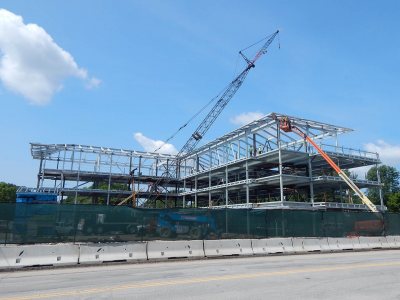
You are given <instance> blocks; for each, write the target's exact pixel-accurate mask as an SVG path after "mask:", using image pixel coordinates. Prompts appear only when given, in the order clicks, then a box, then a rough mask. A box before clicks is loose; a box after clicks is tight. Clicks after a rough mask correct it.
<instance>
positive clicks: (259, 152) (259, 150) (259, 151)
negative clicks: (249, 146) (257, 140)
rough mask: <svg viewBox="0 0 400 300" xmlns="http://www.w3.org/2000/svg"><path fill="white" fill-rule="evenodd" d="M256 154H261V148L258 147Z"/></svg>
mask: <svg viewBox="0 0 400 300" xmlns="http://www.w3.org/2000/svg"><path fill="white" fill-rule="evenodd" d="M258 154H259V155H260V154H262V149H261V146H260V147H258Z"/></svg>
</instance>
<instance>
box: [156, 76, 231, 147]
mask: <svg viewBox="0 0 400 300" xmlns="http://www.w3.org/2000/svg"><path fill="white" fill-rule="evenodd" d="M229 84H230V83H229ZM229 84H228V85H227V86H225V87H224V88H223V89H222V90H221V91H220V92H219V93H218V94H217V95H216V96H215V97H213V98H212V99H211V100H210V101H208V103H206V105H204V106H203V107H202V108H201V109H200V110H199V111H198V112H196V113H195V114H194V115H193V116H192V117H191V118H190V119H189V120H187V121H186V122H185V123H184V124H183V125H182V126H181V127H179V128H178V130H176V131H175V132H174V133H173V134H172V135H171V136H170V137H169V138H168V139H166V140H165V141H164V142H163V144H162V145H161V146H159V147H158V148H157V149H156V150H154V151H153V152H157V151H159V150H160V149H161V148H162V147H164V146H165V145H166V144H167V143H168V142H169V141H170V140H172V139H173V138H175V136H177V134H178V133H179V132H180V131H181V130H183V129H184V128H185V127H186V126H187V125H189V123H191V122H192V121H193V120H194V119H195V118H196V117H197V116H198V115H199V114H201V113H202V112H203V111H204V110H205V109H206V108H207V107H208V106H209V105H210V104H211V103H213V102H214V101H215V100H216V99H217V98H218V97H219V96H220V95H221V94H222V93H223V92H224V91H225V90H226V89H227V88H228V86H229Z"/></svg>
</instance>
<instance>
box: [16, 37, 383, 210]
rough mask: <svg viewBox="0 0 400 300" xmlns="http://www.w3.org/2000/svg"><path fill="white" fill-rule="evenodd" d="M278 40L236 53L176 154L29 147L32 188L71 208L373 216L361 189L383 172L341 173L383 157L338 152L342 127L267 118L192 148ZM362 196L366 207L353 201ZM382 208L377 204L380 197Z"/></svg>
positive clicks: (273, 116)
mask: <svg viewBox="0 0 400 300" xmlns="http://www.w3.org/2000/svg"><path fill="white" fill-rule="evenodd" d="M278 34H279V31H276V32H274V33H273V34H271V35H270V36H267V37H266V38H265V39H263V40H261V41H260V42H263V45H262V47H261V48H260V49H259V51H258V52H257V53H256V55H255V56H254V57H253V59H249V58H247V57H246V56H245V55H244V53H243V51H245V50H247V49H249V48H250V47H252V46H254V45H255V44H253V45H252V46H250V47H247V48H245V49H243V50H242V51H239V54H240V55H241V56H242V57H243V59H244V61H245V63H246V65H245V68H244V69H243V70H242V71H241V72H240V73H239V74H238V75H237V76H236V77H235V79H234V80H232V81H231V82H230V83H229V84H228V86H227V87H226V88H225V89H224V90H223V91H222V92H221V93H220V95H218V96H216V97H215V98H213V99H212V101H214V100H216V99H218V100H217V101H216V102H215V104H214V106H213V107H212V108H211V110H210V111H209V112H208V114H207V116H206V117H205V118H204V119H203V120H202V121H201V122H200V124H199V125H198V127H197V128H196V130H195V131H194V133H193V134H192V135H191V136H190V138H189V139H188V141H187V142H186V143H185V145H184V146H183V147H182V149H181V150H180V151H179V152H178V153H177V155H166V154H159V153H148V152H140V151H133V150H124V149H113V148H107V147H94V146H84V145H59V144H58V145H43V144H32V145H31V151H32V156H33V158H34V159H38V160H40V168H39V172H38V181H37V187H36V190H33V192H45V191H49V192H51V193H53V194H56V195H58V196H60V199H61V200H62V201H69V202H73V203H87V202H90V203H104V204H107V205H115V204H120V205H121V204H131V205H133V206H144V207H248V208H251V207H269V208H276V207H289V208H312V209H314V208H340V209H366V208H368V209H370V210H371V211H374V212H376V211H377V210H378V208H377V207H375V205H374V204H373V203H372V202H371V201H370V200H369V199H368V197H367V196H365V195H364V193H363V192H362V191H361V190H360V188H361V189H362V188H371V187H374V188H378V189H380V188H381V185H380V182H379V174H377V178H378V181H376V182H375V181H366V180H359V179H356V178H353V180H352V179H351V178H350V177H349V176H348V175H347V174H346V173H345V172H344V171H342V170H348V169H352V168H357V167H362V166H371V165H377V164H379V157H378V154H377V153H369V152H365V151H361V150H354V149H349V148H344V147H341V146H339V142H338V138H339V136H340V135H341V134H343V133H347V132H350V131H351V130H350V129H348V128H344V127H340V126H334V125H330V124H325V123H321V122H316V121H311V120H305V119H301V118H297V117H288V116H283V115H280V114H276V113H272V114H269V115H267V116H265V117H264V118H261V119H260V120H256V121H254V122H252V123H250V124H248V125H246V126H243V127H241V128H239V129H237V130H235V131H233V132H231V133H228V134H226V135H224V136H223V137H220V138H218V139H216V140H214V141H212V142H210V143H208V144H206V145H203V146H201V147H197V146H198V145H199V143H200V141H201V139H202V138H203V137H204V135H205V134H206V133H207V131H208V130H209V129H210V128H211V126H212V124H213V123H214V122H215V120H216V119H217V118H218V116H219V115H220V113H221V112H222V111H223V110H224V108H225V107H226V106H227V105H228V103H229V101H230V100H231V99H232V97H233V96H234V95H235V93H236V92H237V91H238V89H239V88H240V87H241V86H242V84H243V82H244V80H245V79H246V77H247V75H248V73H249V72H250V70H252V69H253V68H254V67H255V63H256V62H257V61H258V60H259V59H260V58H261V57H262V56H263V55H264V54H266V53H267V49H268V47H269V46H270V45H271V43H272V42H273V41H274V39H275V37H276V36H277V35H278ZM264 41H265V42H264ZM256 44H257V43H256ZM212 101H210V102H209V103H211V102H212ZM202 110H203V109H202ZM202 110H201V111H202ZM201 111H200V112H201ZM200 112H198V113H197V114H195V116H197V115H198V114H199V113H200ZM191 120H193V118H191V119H190V120H189V122H190V121H191ZM186 125H188V122H187V123H185V124H184V125H183V126H181V127H180V128H179V130H178V131H177V132H179V131H180V130H181V129H182V128H184V127H186ZM295 133H296V134H297V135H296V134H295ZM329 142H330V143H329ZM317 143H319V145H318V144H317ZM311 146H312V147H311ZM157 150H161V151H162V149H157ZM155 152H157V151H155ZM337 175H339V176H337ZM349 188H350V189H351V190H349ZM23 191H24V190H23V189H22V190H21V191H20V192H23ZM25 192H28V193H29V190H28V191H25ZM353 192H354V193H355V194H356V195H357V196H358V197H359V198H356V197H353ZM380 194H382V193H380ZM359 199H361V200H362V203H363V204H358V203H357V201H358V200H359ZM380 202H381V203H380V204H381V206H382V207H381V208H383V203H382V197H381V199H380ZM364 204H365V205H366V206H364Z"/></svg>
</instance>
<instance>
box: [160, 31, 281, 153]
mask: <svg viewBox="0 0 400 300" xmlns="http://www.w3.org/2000/svg"><path fill="white" fill-rule="evenodd" d="M272 36H273V34H270V35H268V36H266V37H264V38H263V39H261V40H259V41H258V42H255V43H254V44H251V45H250V46H248V47H246V48H243V49H242V50H240V51H239V53H240V52H243V51H246V50H247V49H249V48H251V47H254V46H255V45H257V44H259V43H261V42H263V41H265V40H266V39H269V38H271V37H272ZM278 39H279V34H278ZM278 41H279V44H278V47H279V49H280V48H281V42H280V39H279V40H278ZM238 59H239V54H238V58H237V60H236V66H235V73H236V71H237V63H238ZM230 84H231V82H230V83H229V84H227V85H226V86H225V87H224V88H223V89H222V90H221V91H220V92H219V93H218V94H217V95H216V96H215V97H214V98H212V99H211V100H210V101H209V102H208V103H207V104H206V105H204V106H203V107H202V108H201V109H200V110H199V111H198V112H196V113H195V114H194V115H193V116H192V117H191V118H190V119H189V120H188V121H186V122H185V123H184V124H183V125H182V126H181V127H179V128H178V130H176V131H175V132H174V133H173V134H172V135H171V136H170V137H169V138H168V139H166V140H165V141H163V144H162V145H161V146H159V147H158V148H157V149H155V150H154V151H153V152H154V153H156V152H158V151H160V150H161V149H162V148H163V147H164V146H165V145H167V144H168V142H169V141H171V140H172V139H174V138H175V137H176V136H177V135H178V133H179V132H180V131H182V130H183V129H184V128H185V127H186V126H187V125H189V124H190V123H191V122H192V121H193V120H194V119H195V118H196V117H197V116H198V115H199V114H201V113H202V112H203V111H204V110H205V109H206V108H207V107H208V106H209V105H210V104H211V103H213V102H214V101H215V100H216V99H217V98H218V97H219V96H220V95H221V94H222V93H223V92H224V91H225V90H226V89H227V88H228V86H229V85H230Z"/></svg>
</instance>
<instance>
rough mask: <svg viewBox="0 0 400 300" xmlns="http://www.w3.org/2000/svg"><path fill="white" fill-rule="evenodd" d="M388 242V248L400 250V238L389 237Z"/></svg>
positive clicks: (395, 236)
mask: <svg viewBox="0 0 400 300" xmlns="http://www.w3.org/2000/svg"><path fill="white" fill-rule="evenodd" d="M386 241H387V247H388V248H400V236H397V235H388V236H387V237H386Z"/></svg>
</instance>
